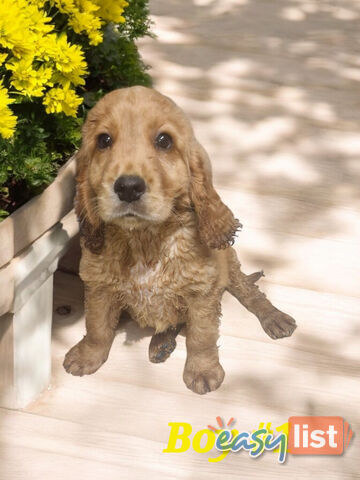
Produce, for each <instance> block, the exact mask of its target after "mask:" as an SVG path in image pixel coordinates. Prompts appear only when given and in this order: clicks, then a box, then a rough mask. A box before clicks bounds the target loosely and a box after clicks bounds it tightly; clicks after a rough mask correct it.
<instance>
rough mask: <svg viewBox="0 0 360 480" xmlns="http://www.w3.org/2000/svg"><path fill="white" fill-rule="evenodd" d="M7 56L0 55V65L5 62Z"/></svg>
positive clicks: (4, 54) (5, 54)
mask: <svg viewBox="0 0 360 480" xmlns="http://www.w3.org/2000/svg"><path fill="white" fill-rule="evenodd" d="M7 56H8V54H7V53H0V65H2V64H3V63H4V62H5V60H6V58H7Z"/></svg>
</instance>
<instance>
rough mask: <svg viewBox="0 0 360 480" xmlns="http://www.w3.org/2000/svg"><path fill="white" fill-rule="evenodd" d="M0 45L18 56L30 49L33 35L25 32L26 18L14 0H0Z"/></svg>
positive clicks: (28, 51) (27, 52)
mask: <svg viewBox="0 0 360 480" xmlns="http://www.w3.org/2000/svg"><path fill="white" fill-rule="evenodd" d="M0 12H1V14H0V32H1V35H0V46H2V47H4V48H9V49H10V50H11V51H12V53H13V54H14V55H15V56H17V57H20V56H21V55H24V54H29V53H30V52H31V50H32V45H33V35H31V34H28V32H27V23H28V22H27V20H26V18H25V16H24V14H23V11H22V10H21V8H20V7H19V5H18V4H17V2H16V1H14V2H9V1H8V0H0Z"/></svg>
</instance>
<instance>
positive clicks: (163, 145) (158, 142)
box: [155, 133, 173, 150]
mask: <svg viewBox="0 0 360 480" xmlns="http://www.w3.org/2000/svg"><path fill="white" fill-rule="evenodd" d="M172 145H173V139H172V138H171V136H170V135H169V134H168V133H159V135H158V136H157V137H156V138H155V146H156V147H157V148H160V149H161V150H169V149H170V148H171V147H172Z"/></svg>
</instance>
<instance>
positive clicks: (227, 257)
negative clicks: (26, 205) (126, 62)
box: [64, 87, 296, 394]
mask: <svg viewBox="0 0 360 480" xmlns="http://www.w3.org/2000/svg"><path fill="white" fill-rule="evenodd" d="M77 166H78V171H77V194H76V199H75V209H76V213H77V216H78V218H79V222H80V233H81V246H82V258H81V264H80V276H81V278H82V279H83V281H84V282H85V314H86V336H85V337H84V338H83V339H82V340H81V341H80V342H79V343H78V344H77V345H75V346H74V347H73V348H72V349H71V350H70V351H69V352H68V353H67V355H66V357H65V361H64V367H65V369H66V371H67V372H69V373H72V374H73V375H86V374H90V373H93V372H95V371H96V370H97V369H98V368H99V367H100V366H101V365H102V364H103V363H104V362H105V361H106V359H107V357H108V354H109V350H110V347H111V344H112V342H113V339H114V336H115V331H116V327H117V323H118V319H119V315H120V312H121V311H122V310H126V311H128V312H129V313H130V315H131V316H132V318H133V319H134V320H136V321H137V322H138V324H139V325H140V326H141V327H145V326H150V327H154V329H155V334H154V336H153V338H152V340H151V343H150V349H149V356H150V360H152V361H154V362H159V361H164V360H165V359H166V358H167V357H168V356H169V355H170V353H171V352H172V350H173V349H174V348H175V345H176V342H175V337H176V335H177V333H178V331H179V326H180V325H182V324H185V325H186V349H187V359H186V363H185V368H184V374H183V378H184V382H185V384H186V386H187V387H188V388H190V389H191V390H192V391H194V392H196V393H200V394H203V393H206V392H209V391H212V390H215V389H217V388H218V387H219V386H220V385H221V383H222V381H223V379H224V370H223V368H222V366H221V365H220V363H219V355H218V347H217V345H216V342H217V339H218V336H219V316H220V311H221V297H222V295H223V293H224V291H225V290H228V291H229V292H230V293H231V294H232V295H234V296H235V297H236V298H237V299H238V300H239V301H240V302H241V303H242V304H243V305H244V306H245V307H246V308H247V309H248V310H249V311H251V312H253V313H254V314H255V315H256V316H257V317H258V319H259V320H260V323H261V325H262V327H263V329H264V330H265V332H266V333H267V334H268V335H270V337H271V338H280V337H285V336H289V335H291V334H292V332H293V331H294V329H295V328H296V324H295V321H294V320H293V319H292V318H291V317H290V316H288V315H286V314H284V313H282V312H280V311H279V310H277V309H276V308H275V307H274V306H273V305H272V304H271V303H270V302H269V301H268V300H267V299H266V297H265V295H264V294H263V293H261V292H260V291H259V289H258V287H257V286H256V285H255V284H254V283H255V281H256V280H258V279H259V278H260V277H261V275H262V273H261V272H260V273H255V274H253V275H249V276H247V275H245V274H244V273H243V272H241V270H240V264H239V262H238V260H237V257H236V253H235V251H234V249H233V248H231V245H232V243H233V239H234V235H235V233H236V231H237V230H238V229H239V228H240V226H241V225H240V223H239V222H238V220H236V219H235V218H234V216H233V214H232V213H231V211H230V210H229V209H228V207H226V206H225V205H224V204H223V203H222V201H221V199H220V197H219V195H218V194H217V193H216V191H215V190H214V187H213V184H212V178H211V166H210V162H209V159H208V157H207V155H206V153H205V151H204V149H203V148H202V147H201V145H200V144H199V143H198V142H197V141H196V139H195V137H194V133H193V130H192V127H191V125H190V122H189V120H188V119H187V118H186V116H185V114H184V113H183V112H182V110H180V108H179V107H177V106H176V105H175V104H174V103H173V102H172V101H171V100H170V99H169V98H167V97H165V96H163V95H161V94H160V93H158V92H156V91H155V90H152V89H148V88H144V87H132V88H126V89H121V90H116V91H113V92H111V93H109V94H107V95H105V97H104V98H102V99H101V100H100V101H99V102H98V103H97V105H96V106H95V107H94V108H93V109H92V110H91V111H90V112H89V114H88V118H87V120H86V123H85V125H84V128H83V141H82V146H81V149H80V151H79V152H78V154H77Z"/></svg>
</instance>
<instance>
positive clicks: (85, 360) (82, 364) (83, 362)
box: [63, 285, 120, 376]
mask: <svg viewBox="0 0 360 480" xmlns="http://www.w3.org/2000/svg"><path fill="white" fill-rule="evenodd" d="M85 315H86V335H85V336H84V338H83V339H82V340H81V341H80V342H79V343H78V344H76V345H75V346H74V347H72V348H71V349H70V350H69V351H68V353H67V354H66V355H65V360H64V363H63V365H64V368H65V370H66V371H67V372H68V373H71V374H72V375H79V376H82V375H90V374H91V373H94V372H96V370H98V368H99V367H101V365H102V364H103V363H104V362H105V361H106V360H107V358H108V355H109V351H110V347H111V345H112V342H113V340H114V337H115V331H116V327H117V324H118V320H119V317H120V307H119V305H118V304H117V302H115V299H114V297H113V295H112V294H109V293H108V292H106V289H105V288H104V287H102V286H97V287H93V286H89V285H85Z"/></svg>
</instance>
